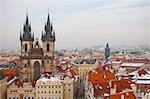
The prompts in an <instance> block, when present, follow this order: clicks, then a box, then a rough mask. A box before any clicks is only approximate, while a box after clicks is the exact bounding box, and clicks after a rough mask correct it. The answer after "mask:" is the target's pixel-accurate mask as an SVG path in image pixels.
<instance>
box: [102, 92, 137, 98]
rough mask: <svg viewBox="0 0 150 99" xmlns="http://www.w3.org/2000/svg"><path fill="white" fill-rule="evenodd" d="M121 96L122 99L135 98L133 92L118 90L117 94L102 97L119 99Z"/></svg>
mask: <svg viewBox="0 0 150 99" xmlns="http://www.w3.org/2000/svg"><path fill="white" fill-rule="evenodd" d="M121 97H124V99H136V97H135V95H134V93H133V92H131V91H130V92H120V93H117V94H113V95H110V96H106V97H104V99H108V98H109V99H121Z"/></svg>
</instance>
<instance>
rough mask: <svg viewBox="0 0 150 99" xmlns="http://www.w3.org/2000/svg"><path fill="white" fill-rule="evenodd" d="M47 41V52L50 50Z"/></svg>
mask: <svg viewBox="0 0 150 99" xmlns="http://www.w3.org/2000/svg"><path fill="white" fill-rule="evenodd" d="M49 47H50V46H49V43H47V51H48V52H49V51H50V49H49Z"/></svg>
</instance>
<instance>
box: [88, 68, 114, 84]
mask: <svg viewBox="0 0 150 99" xmlns="http://www.w3.org/2000/svg"><path fill="white" fill-rule="evenodd" d="M109 80H115V74H114V73H111V72H110V71H106V72H105V73H99V72H90V73H89V81H90V82H91V83H92V84H93V85H95V84H98V83H99V82H101V83H102V82H107V81H109Z"/></svg>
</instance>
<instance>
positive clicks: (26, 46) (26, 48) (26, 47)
mask: <svg viewBox="0 0 150 99" xmlns="http://www.w3.org/2000/svg"><path fill="white" fill-rule="evenodd" d="M24 46H25V52H26V51H27V50H28V45H27V44H25V45H24Z"/></svg>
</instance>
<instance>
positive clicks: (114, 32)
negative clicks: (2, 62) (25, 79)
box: [0, 0, 150, 49]
mask: <svg viewBox="0 0 150 99" xmlns="http://www.w3.org/2000/svg"><path fill="white" fill-rule="evenodd" d="M48 9H49V13H50V18H51V22H52V23H53V26H54V29H55V31H56V49H61V48H75V47H80V46H83V47H84V46H93V45H105V44H106V43H107V42H108V43H110V45H139V44H150V0H0V49H19V48H20V41H19V34H20V30H21V31H22V30H23V24H24V23H25V17H26V13H27V11H28V15H29V20H30V22H31V25H32V31H34V34H35V38H37V37H38V38H39V40H40V39H41V31H42V30H44V24H45V22H46V20H47V14H48Z"/></svg>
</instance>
